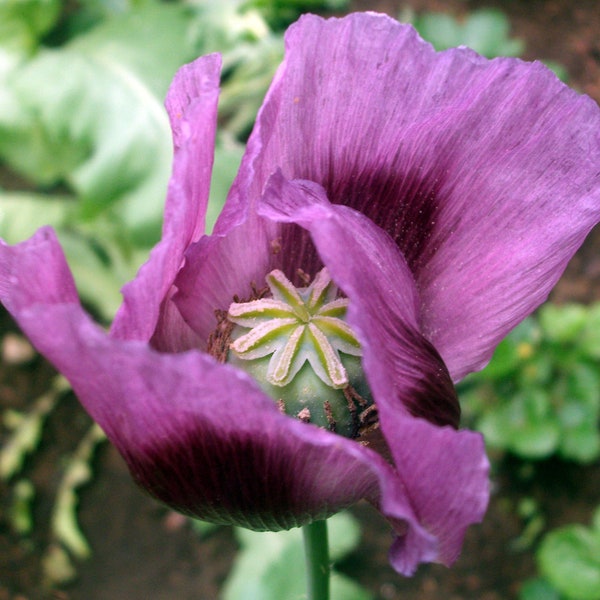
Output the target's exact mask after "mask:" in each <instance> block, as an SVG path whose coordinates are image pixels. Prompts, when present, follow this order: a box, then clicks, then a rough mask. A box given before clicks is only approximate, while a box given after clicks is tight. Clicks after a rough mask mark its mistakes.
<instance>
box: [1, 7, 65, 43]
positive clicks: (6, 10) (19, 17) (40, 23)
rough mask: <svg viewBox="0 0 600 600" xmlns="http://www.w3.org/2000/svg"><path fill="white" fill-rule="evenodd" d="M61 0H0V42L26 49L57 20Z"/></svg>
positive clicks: (36, 41)
mask: <svg viewBox="0 0 600 600" xmlns="http://www.w3.org/2000/svg"><path fill="white" fill-rule="evenodd" d="M60 8H61V2H60V0H1V1H0V46H2V47H3V48H7V49H9V50H12V51H17V52H25V53H29V52H31V51H32V50H34V49H35V48H36V47H37V45H38V42H39V39H40V38H41V37H42V35H43V34H45V33H46V32H47V31H48V30H49V29H50V28H51V27H52V26H53V25H54V24H55V23H56V21H57V19H58V16H59V14H60Z"/></svg>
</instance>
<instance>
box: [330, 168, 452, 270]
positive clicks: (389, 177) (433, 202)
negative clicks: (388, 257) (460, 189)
mask: <svg viewBox="0 0 600 600" xmlns="http://www.w3.org/2000/svg"><path fill="white" fill-rule="evenodd" d="M441 173H442V170H441V169H440V172H439V173H421V172H419V171H418V170H416V169H412V170H409V171H408V172H405V171H403V170H402V169H399V168H394V167H393V166H385V167H383V168H382V167H381V166H375V167H372V168H366V169H363V170H359V169H356V172H355V173H352V174H351V171H350V170H345V172H342V173H340V172H335V171H334V170H333V169H332V170H331V172H330V175H329V177H328V180H327V181H324V182H322V185H323V187H324V188H325V190H326V191H327V197H328V198H329V200H330V201H331V202H332V203H334V204H345V205H346V206H350V207H351V208H354V209H355V210H358V211H360V212H362V213H363V214H364V215H366V216H367V217H369V219H371V220H372V221H373V222H374V223H375V224H377V225H378V226H379V227H381V228H382V229H384V230H385V231H387V233H388V234H389V235H390V236H391V237H392V239H393V240H394V241H395V242H396V244H397V245H398V247H399V249H400V250H401V252H402V253H403V255H404V258H405V260H406V262H407V264H408V266H409V267H410V270H411V271H412V272H413V273H414V274H415V276H417V275H418V271H419V267H420V265H421V264H425V263H426V262H427V260H428V256H427V254H429V253H430V252H431V250H429V249H428V242H429V240H430V238H431V237H432V232H433V230H434V228H435V224H436V221H437V214H438V209H439V207H440V205H443V202H440V201H439V196H440V189H441V187H442V176H441ZM428 250H429V252H428Z"/></svg>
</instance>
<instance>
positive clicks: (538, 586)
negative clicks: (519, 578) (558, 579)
mask: <svg viewBox="0 0 600 600" xmlns="http://www.w3.org/2000/svg"><path fill="white" fill-rule="evenodd" d="M519 600H560V595H559V594H558V592H557V591H556V590H555V589H554V588H553V587H552V585H550V583H548V582H547V581H546V580H545V579H530V580H529V581H526V582H525V583H524V584H523V587H522V588H521V592H520V593H519Z"/></svg>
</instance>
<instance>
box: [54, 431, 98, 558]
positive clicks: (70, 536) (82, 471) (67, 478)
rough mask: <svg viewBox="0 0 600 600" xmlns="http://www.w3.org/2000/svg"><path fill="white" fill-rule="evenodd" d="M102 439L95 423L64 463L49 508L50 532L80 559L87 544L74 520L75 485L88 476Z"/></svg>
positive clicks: (85, 550) (75, 506) (76, 497)
mask: <svg viewBox="0 0 600 600" xmlns="http://www.w3.org/2000/svg"><path fill="white" fill-rule="evenodd" d="M105 439H106V437H105V436H104V433H103V431H102V430H101V429H100V427H99V426H98V425H96V424H95V423H94V425H92V427H91V428H90V429H89V431H88V432H87V433H86V435H85V436H84V437H83V439H82V440H81V441H80V442H79V444H78V446H77V449H76V450H75V452H74V453H73V454H72V455H71V456H70V457H69V459H68V461H67V463H66V467H65V472H64V475H63V477H62V479H61V481H60V485H59V487H58V491H57V494H56V502H55V504H54V507H53V511H52V533H53V534H54V535H55V536H56V539H57V540H58V541H60V542H61V543H62V544H64V546H65V547H66V548H67V549H68V550H69V551H70V552H72V553H73V555H74V556H76V557H77V558H80V559H83V558H86V557H88V556H89V554H90V548H89V546H88V543H87V541H86V539H85V537H84V535H83V533H82V532H81V530H80V529H79V524H78V522H77V504H78V501H79V499H78V495H77V489H78V488H79V487H80V486H82V485H83V484H84V483H86V482H87V481H89V479H90V478H91V476H92V469H91V466H90V462H91V459H92V456H93V453H94V450H95V449H96V446H97V445H98V444H99V443H100V442H102V441H104V440H105Z"/></svg>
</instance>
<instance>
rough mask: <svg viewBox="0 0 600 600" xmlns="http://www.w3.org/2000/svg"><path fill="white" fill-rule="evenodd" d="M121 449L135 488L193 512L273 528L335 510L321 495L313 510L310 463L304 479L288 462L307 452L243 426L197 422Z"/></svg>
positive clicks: (251, 526) (297, 523) (217, 519)
mask: <svg viewBox="0 0 600 600" xmlns="http://www.w3.org/2000/svg"><path fill="white" fill-rule="evenodd" d="M128 450H130V449H128ZM295 454H296V455H298V452H297V450H296V452H295ZM125 455H126V460H127V462H128V464H129V467H130V470H131V473H132V476H133V478H134V479H135V481H136V482H137V483H138V485H140V486H141V488H142V489H144V490H145V491H147V492H148V493H149V494H150V495H152V496H153V497H155V498H156V499H158V500H160V501H161V502H163V503H165V504H166V505H167V506H169V507H171V508H173V509H175V510H178V511H179V512H182V513H184V514H187V515H189V516H192V517H195V518H199V519H204V520H207V521H211V522H215V523H223V524H233V525H238V526H242V527H246V528H248V529H253V530H255V531H277V530H282V529H290V528H292V527H298V526H301V525H304V524H306V523H308V522H310V521H312V520H315V519H317V520H318V519H324V518H327V517H329V516H330V515H331V514H333V512H336V511H337V510H339V509H340V507H339V506H335V507H334V506H331V505H329V503H328V502H327V501H325V502H320V503H319V501H317V503H318V504H320V506H317V507H316V508H317V510H316V511H315V506H314V504H312V505H311V503H313V501H314V497H313V496H312V495H311V490H313V488H314V486H315V481H314V473H313V471H312V470H310V472H309V473H308V478H307V471H305V470H304V469H302V468H299V469H296V468H294V462H295V461H296V460H299V461H301V462H303V461H304V460H305V459H307V458H308V459H309V458H310V457H304V458H303V457H302V456H295V457H292V456H290V453H289V452H286V451H285V450H284V449H283V448H282V447H279V448H277V447H273V440H272V439H271V438H269V437H268V436H265V437H264V438H261V437H260V436H257V435H256V434H250V433H248V432H244V431H243V429H240V430H235V429H234V430H231V431H230V432H229V434H228V438H227V439H224V437H223V432H222V431H219V430H217V429H214V427H212V426H210V425H208V424H202V425H201V426H197V427H194V428H193V429H189V430H188V431H187V432H185V433H181V434H180V435H178V436H169V437H168V438H167V439H165V440H164V441H162V442H161V443H159V442H155V443H153V444H152V445H151V446H148V447H146V448H145V449H144V450H143V451H142V452H141V453H139V454H137V453H136V454H135V455H133V454H131V453H130V452H127V451H126V452H125ZM302 471H304V472H302ZM355 500H356V499H355V498H352V499H351V500H350V501H349V502H353V501H355ZM334 502H335V499H334Z"/></svg>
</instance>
